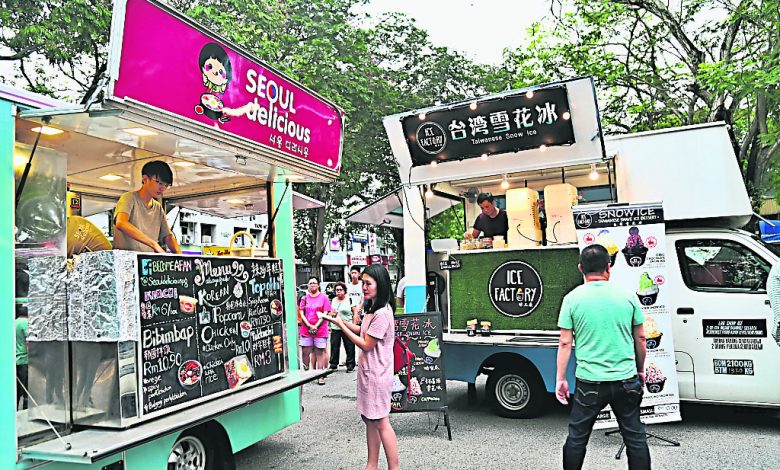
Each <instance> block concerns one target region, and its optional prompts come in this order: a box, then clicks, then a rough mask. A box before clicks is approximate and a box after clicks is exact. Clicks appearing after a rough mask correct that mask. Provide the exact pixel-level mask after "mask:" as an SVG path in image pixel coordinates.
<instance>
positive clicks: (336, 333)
mask: <svg viewBox="0 0 780 470" xmlns="http://www.w3.org/2000/svg"><path fill="white" fill-rule="evenodd" d="M333 290H334V291H335V292H336V297H334V298H333V300H332V301H331V306H332V307H333V310H332V312H333V315H338V316H340V317H341V319H342V320H344V321H345V322H349V323H352V322H353V314H352V303H351V301H350V299H349V297H347V285H346V284H344V283H343V282H341V281H339V282H337V283H336V287H335V288H334V289H333ZM330 328H331V331H330V369H331V370H336V369H338V367H339V366H338V364H339V355H340V354H341V341H342V340H343V341H344V351H346V352H347V372H352V371H353V370H355V343H353V342H352V341H351V340H350V339H349V338H348V337H347V336H346V335H345V334H344V332H342V331H341V328H339V327H338V326H336V324H335V323H332V322H331V324H330Z"/></svg>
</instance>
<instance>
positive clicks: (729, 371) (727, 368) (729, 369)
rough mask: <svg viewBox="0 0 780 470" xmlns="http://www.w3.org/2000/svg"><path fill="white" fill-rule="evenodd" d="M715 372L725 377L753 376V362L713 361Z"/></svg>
mask: <svg viewBox="0 0 780 470" xmlns="http://www.w3.org/2000/svg"><path fill="white" fill-rule="evenodd" d="M712 367H713V372H715V373H716V374H723V375H753V374H754V368H753V361H752V360H750V359H713V360H712Z"/></svg>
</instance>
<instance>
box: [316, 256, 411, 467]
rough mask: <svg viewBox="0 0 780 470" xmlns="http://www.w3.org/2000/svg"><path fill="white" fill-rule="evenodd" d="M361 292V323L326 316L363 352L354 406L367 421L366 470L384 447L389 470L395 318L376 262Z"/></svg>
mask: <svg viewBox="0 0 780 470" xmlns="http://www.w3.org/2000/svg"><path fill="white" fill-rule="evenodd" d="M363 295H364V297H365V299H366V302H367V303H368V307H367V310H366V315H365V317H364V318H363V323H362V324H361V325H360V326H358V325H355V324H354V323H347V322H345V321H344V320H343V319H342V318H341V316H339V315H336V316H328V317H327V319H328V321H331V322H333V323H334V324H335V325H338V326H339V328H341V329H342V331H343V332H344V334H345V336H347V337H348V338H349V339H350V340H352V342H353V343H355V346H357V347H358V348H360V350H361V351H362V353H361V354H360V357H359V358H358V376H357V409H358V412H359V413H360V416H361V418H362V419H363V422H364V423H365V424H366V442H367V444H368V462H367V463H366V467H365V468H366V469H367V470H376V469H377V468H378V467H379V450H380V448H381V447H384V448H385V456H386V457H387V467H388V470H397V469H398V468H399V462H398V441H397V439H396V437H395V431H394V430H393V427H392V425H391V424H390V417H389V416H390V395H391V393H392V386H393V343H394V341H395V321H394V318H393V312H394V311H395V302H394V301H393V290H392V288H391V286H390V275H389V274H388V273H387V270H386V269H385V268H384V267H383V266H382V265H379V264H372V265H369V266H367V267H366V269H365V270H364V271H363Z"/></svg>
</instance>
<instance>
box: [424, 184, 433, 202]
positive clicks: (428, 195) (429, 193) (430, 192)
mask: <svg viewBox="0 0 780 470" xmlns="http://www.w3.org/2000/svg"><path fill="white" fill-rule="evenodd" d="M426 188H427V189H426V190H425V198H426V199H430V198H432V197H433V190H432V189H431V187H430V186H426Z"/></svg>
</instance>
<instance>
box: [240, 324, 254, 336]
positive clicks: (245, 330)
mask: <svg viewBox="0 0 780 470" xmlns="http://www.w3.org/2000/svg"><path fill="white" fill-rule="evenodd" d="M238 327H239V328H240V329H241V337H242V338H249V333H250V332H251V331H252V324H251V323H249V322H248V321H246V320H244V321H242V322H241V323H239V324H238Z"/></svg>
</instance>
